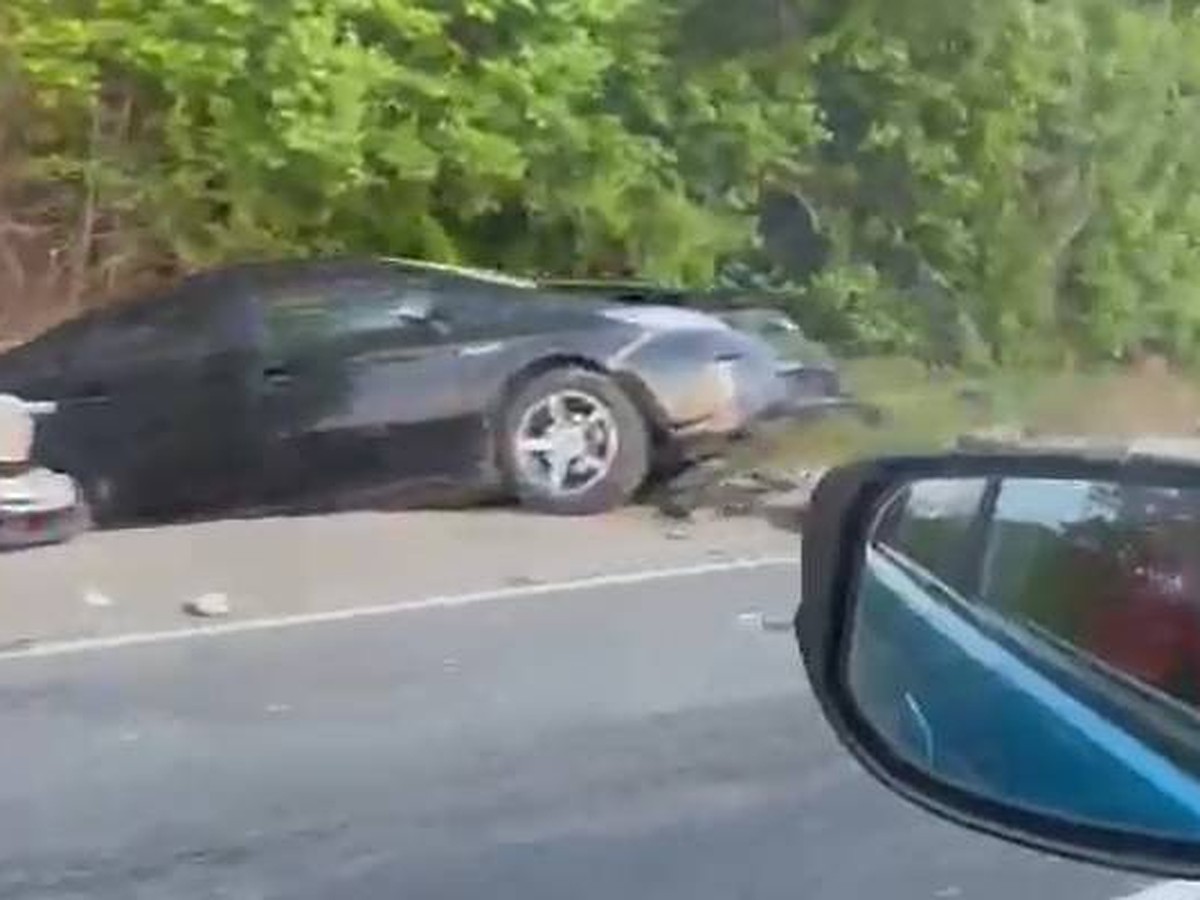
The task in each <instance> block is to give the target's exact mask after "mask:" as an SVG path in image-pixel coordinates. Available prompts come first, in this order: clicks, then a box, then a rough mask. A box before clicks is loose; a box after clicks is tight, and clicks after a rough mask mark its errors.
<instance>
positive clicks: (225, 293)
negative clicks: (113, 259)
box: [39, 279, 253, 515]
mask: <svg viewBox="0 0 1200 900" xmlns="http://www.w3.org/2000/svg"><path fill="white" fill-rule="evenodd" d="M243 302H244V301H243V299H242V298H239V296H238V294H237V293H236V291H235V290H233V289H232V287H231V285H230V284H229V283H228V282H226V281H213V280H210V279H205V280H197V281H193V282H190V283H186V284H185V285H184V286H182V287H181V288H179V289H176V290H174V291H172V292H170V293H168V294H166V295H163V296H160V297H156V298H153V299H150V300H147V301H143V302H139V303H137V304H135V305H133V306H131V307H127V308H123V309H120V310H117V311H115V312H113V313H112V314H109V315H104V316H98V317H95V318H94V319H93V320H92V321H90V322H89V323H88V324H87V325H86V327H85V328H83V329H82V330H81V333H79V334H78V335H77V337H76V339H75V340H74V341H73V343H72V349H71V352H70V354H69V358H67V359H66V361H65V362H64V365H63V368H62V371H61V374H60V376H59V377H58V380H57V382H56V384H55V388H54V394H55V396H54V397H53V398H52V399H55V400H56V401H57V402H58V410H57V412H56V413H55V414H54V415H53V416H51V417H49V419H48V420H47V421H46V422H45V423H44V424H43V426H42V428H41V430H43V431H44V433H45V437H44V441H39V446H44V447H45V448H46V456H47V461H48V462H49V463H51V464H53V465H56V466H58V467H61V468H63V469H64V470H65V471H67V472H69V473H70V474H72V475H75V476H76V477H77V478H78V479H79V480H80V481H81V482H82V483H83V484H84V486H85V488H86V489H87V490H88V492H89V494H90V495H91V500H92V502H93V503H94V504H95V505H96V506H97V507H98V510H97V511H98V512H100V513H101V514H107V513H109V512H111V513H113V514H133V515H139V514H161V513H168V512H170V513H174V512H179V511H183V510H192V509H205V508H214V507H221V506H224V505H226V504H228V503H230V502H236V501H237V500H238V499H239V498H240V497H241V496H242V495H243V493H244V492H245V489H246V480H245V474H246V468H247V466H248V465H250V464H252V462H253V457H252V449H253V448H252V447H251V446H250V444H249V442H248V441H249V436H250V432H249V431H248V425H249V420H248V419H247V414H248V411H249V410H248V407H247V397H246V378H245V360H246V354H247V352H248V350H249V347H250V344H249V339H250V337H251V333H250V332H249V331H248V330H247V328H246V324H247V323H246V321H245V317H244V315H243V314H242V312H241V310H242V309H243Z"/></svg>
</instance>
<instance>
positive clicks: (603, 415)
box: [501, 368, 650, 515]
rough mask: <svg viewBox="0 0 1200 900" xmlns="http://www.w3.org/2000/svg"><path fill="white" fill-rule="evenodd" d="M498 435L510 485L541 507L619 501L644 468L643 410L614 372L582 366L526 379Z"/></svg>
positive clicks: (573, 511)
mask: <svg viewBox="0 0 1200 900" xmlns="http://www.w3.org/2000/svg"><path fill="white" fill-rule="evenodd" d="M501 440H502V446H501V461H502V463H503V466H504V471H505V475H506V476H507V478H508V481H509V484H510V485H511V487H512V489H513V491H514V492H515V493H516V495H517V497H518V498H519V499H520V501H521V502H522V503H523V504H524V505H526V506H528V507H530V508H532V509H537V510H540V511H542V512H549V513H555V514H558V515H589V514H591V513H598V512H604V511H605V510H609V509H612V508H614V507H617V506H620V505H621V504H623V503H625V502H626V501H627V500H628V499H629V498H630V497H631V496H633V493H634V492H635V491H636V490H637V489H638V487H639V486H640V485H641V483H642V481H643V480H645V478H646V472H647V470H648V468H649V460H650V439H649V434H648V433H647V428H646V422H645V420H644V419H643V418H642V414H641V413H640V412H639V411H638V409H637V407H636V406H634V405H633V402H632V401H631V400H630V399H629V397H628V396H627V395H626V394H625V392H624V391H622V390H621V388H620V387H619V386H618V385H617V384H616V383H614V382H613V380H612V379H611V378H608V377H606V376H605V375H602V374H600V373H597V372H591V371H588V370H586V369H575V368H564V369H554V370H552V371H549V372H546V373H544V374H542V375H539V376H537V377H536V378H534V379H532V380H531V381H530V382H529V383H528V384H526V385H524V386H523V387H522V388H521V389H520V390H519V391H518V392H517V395H516V396H515V397H514V398H513V400H512V402H511V403H509V404H508V408H507V410H506V413H505V417H504V430H503V435H502V436H501Z"/></svg>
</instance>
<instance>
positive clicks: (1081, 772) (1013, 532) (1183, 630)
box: [846, 478, 1200, 840]
mask: <svg viewBox="0 0 1200 900" xmlns="http://www.w3.org/2000/svg"><path fill="white" fill-rule="evenodd" d="M858 585H859V586H858V597H857V604H856V608H855V614H854V621H853V631H852V633H851V638H850V642H849V646H848V654H849V655H848V658H847V660H846V665H847V670H846V674H847V679H848V684H849V688H850V691H851V694H852V696H853V699H854V701H855V703H856V705H857V707H858V709H859V710H860V712H861V713H862V715H863V718H864V719H865V720H866V722H867V724H869V725H870V726H871V728H872V729H873V730H874V731H876V732H877V734H878V735H879V737H881V738H882V739H883V740H884V741H885V742H886V743H887V744H889V746H890V748H891V749H892V750H893V751H894V752H895V753H896V754H897V755H899V756H901V757H903V758H904V759H906V760H907V761H908V762H910V763H912V764H915V765H916V766H918V767H920V768H922V769H924V770H925V771H926V772H927V773H928V774H930V775H931V776H933V777H934V778H936V779H938V780H940V781H944V782H950V783H953V784H954V785H956V786H958V787H960V788H962V789H964V790H966V791H968V792H970V793H971V794H974V795H979V796H984V797H988V798H990V799H993V800H998V801H1001V802H1004V803H1006V804H1009V805H1011V806H1016V807H1021V808H1024V809H1026V810H1032V811H1037V812H1041V813H1044V814H1050V815H1053V816H1054V817H1056V818H1058V819H1063V820H1068V821H1071V822H1076V823H1085V824H1091V825H1101V826H1107V827H1110V828H1114V829H1118V830H1120V831H1123V832H1137V833H1141V834H1152V835H1158V836H1165V837H1173V838H1185V839H1192V838H1194V839H1197V840H1200V490H1182V489H1176V488H1172V487H1167V486H1163V487H1156V486H1145V485H1130V484H1115V483H1098V482H1083V481H1067V480H1049V479H1024V478H1022V479H1005V478H971V479H941V480H926V481H920V482H913V483H910V484H908V485H906V486H904V487H903V488H902V489H901V490H899V491H897V492H896V493H895V494H894V495H891V496H890V497H889V498H888V500H887V501H886V502H885V503H884V504H883V505H882V506H881V508H880V512H879V514H878V516H877V518H876V520H875V522H874V526H873V530H872V532H871V535H870V540H869V543H868V546H867V547H866V548H865V550H864V559H863V563H862V569H861V571H860V575H859V582H858Z"/></svg>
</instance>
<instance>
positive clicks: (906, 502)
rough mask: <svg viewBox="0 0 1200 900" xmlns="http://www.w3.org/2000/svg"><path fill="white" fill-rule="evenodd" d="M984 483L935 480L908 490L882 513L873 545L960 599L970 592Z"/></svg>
mask: <svg viewBox="0 0 1200 900" xmlns="http://www.w3.org/2000/svg"><path fill="white" fill-rule="evenodd" d="M986 490H987V480H986V479H983V478H965V479H949V478H948V479H936V480H927V481H921V482H918V483H916V484H913V485H910V486H909V487H907V488H905V489H904V490H903V491H901V492H900V493H899V494H897V495H896V496H895V497H894V498H893V499H892V500H891V501H890V502H889V503H888V505H887V506H886V507H885V509H884V510H883V512H882V513H881V517H880V521H879V523H878V525H877V527H876V531H875V536H876V542H877V543H880V544H882V545H884V546H885V547H887V548H888V549H889V550H891V551H893V552H894V553H897V554H899V555H900V556H902V557H904V558H906V559H907V560H908V561H910V562H913V563H916V564H917V565H919V566H920V567H921V568H923V569H924V570H925V571H926V572H929V573H930V574H932V575H935V576H937V578H938V579H939V580H940V581H942V582H943V583H945V584H947V585H949V586H950V587H952V588H954V589H955V590H956V591H958V592H959V593H961V594H963V595H970V594H972V593H973V592H974V589H975V581H976V579H977V575H978V565H977V564H978V560H979V549H980V543H979V541H980V528H981V525H982V514H983V501H984V496H985V493H986Z"/></svg>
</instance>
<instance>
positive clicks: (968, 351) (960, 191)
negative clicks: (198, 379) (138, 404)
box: [0, 0, 1200, 365]
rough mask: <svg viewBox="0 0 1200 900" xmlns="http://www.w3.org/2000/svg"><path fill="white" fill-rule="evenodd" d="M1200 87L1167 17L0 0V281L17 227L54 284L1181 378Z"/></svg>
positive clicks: (1067, 10)
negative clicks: (238, 264)
mask: <svg viewBox="0 0 1200 900" xmlns="http://www.w3.org/2000/svg"><path fill="white" fill-rule="evenodd" d="M1198 98H1200V19H1197V18H1196V17H1195V16H1194V15H1193V13H1192V10H1191V6H1190V4H1183V3H1177V4H1175V5H1174V6H1172V5H1171V4H1169V3H1168V4H1161V3H1127V2H1121V0H1060V2H1055V3H1046V2H1043V0H960V2H955V3H946V2H943V0H745V2H743V3H739V4H731V3H728V2H725V0H675V2H673V3H662V2H661V0H270V2H265V0H7V2H6V3H4V4H3V5H0V123H2V124H0V292H2V291H3V289H4V280H3V276H4V266H5V260H7V259H9V258H11V257H12V254H11V253H10V252H8V249H11V248H8V245H6V244H5V241H6V240H7V238H6V234H8V233H9V232H6V231H5V230H4V228H5V223H6V222H12V223H16V224H17V225H19V226H36V227H39V228H41V227H50V228H51V230H52V231H53V234H54V239H53V240H52V241H50V245H51V249H53V250H55V253H54V254H53V255H51V256H49V257H48V258H53V259H56V260H61V259H68V260H71V261H72V262H71V267H72V272H73V278H74V281H75V282H76V287H77V288H78V289H79V290H82V289H83V287H90V288H94V287H96V286H98V285H99V286H103V285H106V284H109V283H112V282H113V281H114V279H115V281H117V282H119V281H120V277H119V273H120V272H132V271H133V270H135V269H136V268H137V267H139V266H141V267H145V266H148V265H154V266H156V267H159V268H162V267H163V266H165V267H167V268H172V267H175V268H178V267H194V266H198V265H205V264H212V263H217V262H221V261H225V260H230V259H235V258H243V257H250V256H261V255H297V254H310V253H341V252H362V253H389V254H402V255H414V256H425V257H430V258H434V259H440V260H447V261H462V262H471V263H477V264H483V265H488V266H495V267H504V268H508V269H511V270H514V271H518V272H526V273H552V274H555V275H560V276H570V275H574V276H602V275H639V276H642V277H647V278H654V279H660V280H663V281H667V282H674V283H684V284H704V283H708V282H710V281H711V280H712V278H713V276H714V275H715V274H718V273H724V275H725V279H726V281H732V282H734V283H737V284H740V285H743V286H744V285H751V286H757V287H762V288H771V289H776V288H780V289H785V290H786V291H787V297H788V299H787V301H786V302H787V303H788V304H790V306H791V308H792V309H793V311H794V312H796V314H797V315H798V317H799V318H800V319H801V321H803V322H805V323H806V324H809V325H810V326H811V327H813V328H814V329H815V330H816V331H817V332H818V334H819V336H822V337H825V338H827V339H832V340H834V341H836V342H837V343H839V344H841V345H842V346H843V347H848V348H851V349H857V350H885V351H891V352H902V353H906V354H918V355H920V356H922V357H924V358H925V359H927V360H929V361H932V362H937V363H951V364H964V363H969V364H973V365H988V364H992V363H1003V364H1010V363H1015V364H1024V363H1040V362H1063V361H1073V360H1076V359H1082V360H1086V359H1114V358H1123V357H1126V356H1129V355H1131V354H1135V353H1137V352H1139V351H1141V350H1144V349H1154V350H1156V351H1159V352H1166V353H1169V354H1171V355H1173V356H1175V357H1177V358H1179V359H1183V360H1188V361H1196V360H1197V359H1200V253H1197V252H1196V251H1197V247H1198V246H1200V199H1198V195H1197V192H1196V191H1195V190H1193V189H1192V188H1193V186H1194V185H1195V184H1197V183H1200V106H1198V103H1200V100H1198ZM768 196H775V197H781V196H782V197H796V198H803V209H805V210H806V211H807V212H806V214H807V215H809V216H811V218H812V222H809V223H806V224H805V227H804V228H800V229H794V228H792V227H791V226H790V225H788V223H787V222H783V223H780V222H778V221H771V222H767V221H766V219H765V218H763V219H762V220H761V221H760V212H761V211H762V210H763V208H764V206H763V202H764V199H765V198H767V197H768ZM10 231H11V229H10ZM11 233H19V232H16V231H11ZM59 251H65V252H59ZM114 272H117V273H118V276H114V275H113V273H114ZM101 276H103V278H101ZM81 279H82V281H81ZM84 282H86V284H85V283H84ZM2 307H3V304H0V313H2V312H3V308H2Z"/></svg>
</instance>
